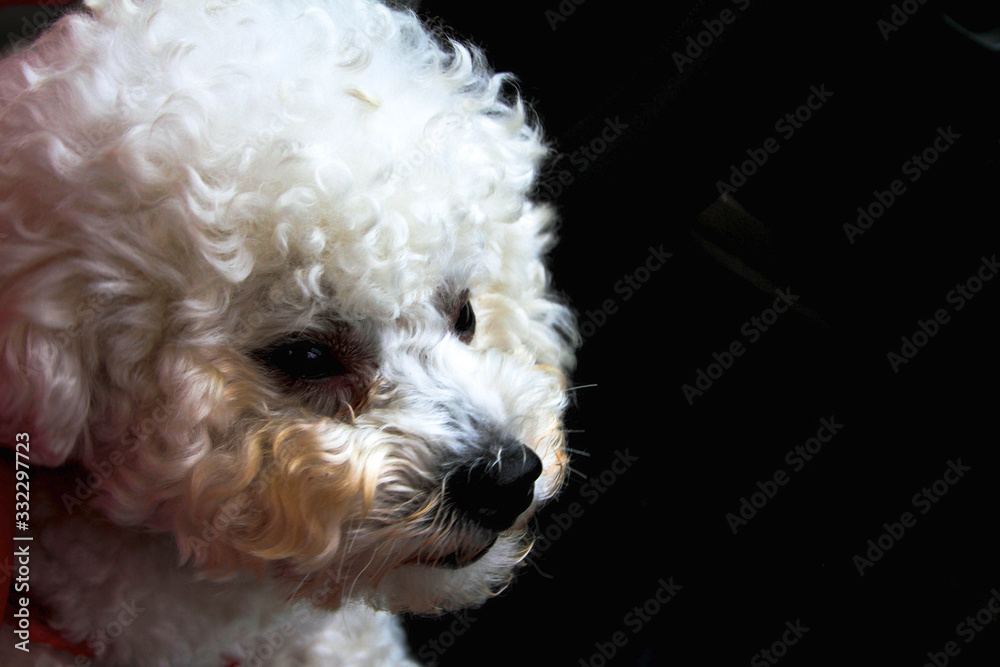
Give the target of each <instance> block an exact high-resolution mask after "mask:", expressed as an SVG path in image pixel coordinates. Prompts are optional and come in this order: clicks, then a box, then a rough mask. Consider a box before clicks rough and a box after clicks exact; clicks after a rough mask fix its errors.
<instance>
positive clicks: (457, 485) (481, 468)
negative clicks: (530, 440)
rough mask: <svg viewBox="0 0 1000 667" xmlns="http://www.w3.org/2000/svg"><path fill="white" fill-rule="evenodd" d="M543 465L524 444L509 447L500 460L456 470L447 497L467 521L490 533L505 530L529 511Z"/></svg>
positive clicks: (490, 459)
mask: <svg viewBox="0 0 1000 667" xmlns="http://www.w3.org/2000/svg"><path fill="white" fill-rule="evenodd" d="M541 474H542V461H541V459H539V458H538V455H537V454H535V452H533V451H531V450H530V449H529V448H528V447H526V446H524V445H522V444H519V443H517V444H513V445H508V446H505V447H503V448H501V449H500V452H499V454H498V455H497V456H495V457H491V458H485V459H478V460H476V461H475V462H473V463H471V464H467V465H463V466H461V467H459V468H457V469H456V470H454V471H453V472H452V473H451V475H450V476H449V477H448V480H447V482H446V483H445V497H446V498H447V500H448V502H450V504H451V505H452V507H454V508H456V509H457V510H458V511H460V512H461V513H462V514H463V515H465V517H466V518H468V519H471V520H472V521H475V522H476V523H478V524H479V525H480V526H482V527H483V528H487V529H489V530H504V529H505V528H509V527H510V526H512V525H513V524H514V521H515V520H517V517H518V516H520V514H521V513H522V512H524V510H526V509H528V507H529V506H530V505H531V502H532V500H533V499H534V491H535V480H536V479H538V476H539V475H541Z"/></svg>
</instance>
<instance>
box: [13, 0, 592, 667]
mask: <svg viewBox="0 0 1000 667" xmlns="http://www.w3.org/2000/svg"><path fill="white" fill-rule="evenodd" d="M88 6H89V9H88V11H84V12H81V13H77V14H72V15H69V16H67V17H64V18H63V19H61V20H60V21H58V22H57V23H56V24H55V25H54V27H52V28H51V29H50V30H49V31H48V32H47V33H46V34H44V35H43V36H42V37H41V38H40V39H39V40H38V41H37V42H35V43H34V44H32V45H31V46H30V47H28V48H26V49H24V50H22V51H20V52H18V53H16V54H13V55H11V56H9V57H7V58H5V59H3V60H2V61H0V443H3V446H6V447H10V448H13V443H14V434H15V433H19V432H26V433H29V434H30V438H31V451H30V456H31V461H32V464H33V465H34V466H35V467H36V468H35V469H36V476H35V478H33V480H32V486H31V488H32V492H33V494H32V498H33V500H35V499H37V501H35V504H36V506H37V507H35V508H33V514H32V522H33V526H35V529H36V531H37V533H38V540H37V542H36V547H37V548H36V552H37V558H36V559H35V560H34V561H33V567H35V568H36V569H35V576H34V579H33V581H37V585H36V584H35V583H33V584H32V586H33V588H32V593H33V594H34V595H37V599H38V601H39V602H43V603H44V604H45V605H46V606H47V607H48V608H50V609H51V610H52V612H53V613H52V618H51V619H50V620H51V622H52V624H53V625H54V626H56V627H57V628H59V629H61V630H62V631H63V633H64V635H65V636H66V637H67V638H69V639H71V640H74V641H87V642H88V643H90V644H91V645H92V646H95V644H100V645H99V646H95V650H97V653H98V662H99V663H100V664H107V665H137V664H138V665H146V664H150V665H151V664H163V665H167V664H169V665H190V664H205V665H214V664H218V661H219V660H220V659H221V657H220V656H226V655H230V656H233V657H239V656H240V655H243V657H244V659H247V656H248V655H250V657H251V658H252V649H248V647H252V646H254V645H256V644H255V642H260V641H264V639H262V638H265V639H266V638H267V637H272V638H273V637H274V636H275V635H274V633H275V632H279V631H280V628H282V627H284V626H285V625H286V624H288V623H292V626H291V627H294V632H291V633H290V634H289V636H288V637H287V641H283V642H282V646H281V648H280V650H277V652H276V654H275V655H276V656H280V658H279V657H273V658H271V659H270V660H271V662H270V664H302V665H305V664H323V665H330V664H350V665H354V666H356V665H362V664H396V663H401V662H403V661H404V660H405V658H404V657H403V656H404V653H403V652H402V649H401V644H400V639H399V635H398V630H397V629H395V626H394V625H393V624H392V623H391V622H390V621H386V620H383V619H384V618H388V617H383V616H380V615H378V614H374V612H371V611H363V610H362V609H361V608H359V607H357V606H356V604H357V602H363V603H364V604H366V605H369V606H371V607H374V608H378V609H386V610H390V611H400V610H413V611H417V612H434V611H439V610H442V609H450V608H456V607H459V606H464V605H470V604H478V603H480V602H482V601H483V600H485V599H486V598H487V597H489V596H490V595H492V594H494V593H495V592H496V591H498V590H499V589H501V588H502V587H503V586H505V585H506V584H507V583H508V582H509V580H510V578H511V573H512V572H513V569H514V567H515V565H516V563H517V562H518V561H519V560H520V559H522V558H523V557H524V555H525V553H526V551H527V549H528V548H529V547H530V536H529V535H528V533H527V532H526V530H525V529H524V524H525V522H526V520H527V517H528V515H529V514H530V513H531V511H533V509H534V507H535V506H536V505H537V503H540V502H543V501H545V500H546V499H548V498H550V497H551V496H552V495H554V494H555V493H556V492H557V490H558V489H559V487H560V485H561V483H562V478H563V472H564V468H565V464H566V456H565V453H564V447H563V436H562V426H561V421H560V420H561V414H562V412H563V409H564V406H565V373H566V372H568V370H570V368H571V366H572V363H573V357H572V352H573V344H574V342H575V333H574V323H573V318H572V316H571V314H570V312H569V310H568V309H567V308H566V307H565V306H564V305H562V304H561V303H560V302H559V300H558V299H555V298H553V296H552V293H551V288H550V284H549V277H548V274H547V271H546V269H545V268H544V265H543V256H544V254H545V252H546V251H547V250H548V248H549V246H550V245H551V243H552V236H551V225H552V212H551V211H550V210H549V209H548V208H546V207H542V206H538V205H536V204H534V203H532V202H531V201H530V199H529V192H530V188H531V187H532V184H533V182H534V179H535V176H536V173H537V170H538V167H539V163H540V160H541V159H542V158H543V157H544V155H545V152H546V149H545V146H544V144H543V142H542V140H541V137H540V133H539V131H538V129H537V128H536V126H534V124H533V123H532V122H531V120H530V118H529V114H528V113H527V111H526V109H525V108H524V106H523V104H522V103H521V101H520V100H519V99H518V98H517V96H516V95H514V94H512V93H511V92H510V86H508V85H506V77H505V76H504V75H499V74H494V73H492V72H491V71H490V70H489V68H488V67H487V66H486V64H485V61H484V59H483V57H482V55H481V54H480V53H479V52H478V51H476V50H475V49H472V48H469V47H465V46H463V45H461V44H458V43H456V42H453V41H450V40H447V39H443V38H441V37H440V36H439V35H435V34H432V33H431V32H429V31H428V30H427V29H425V27H424V26H422V25H421V23H420V22H419V21H418V20H417V18H416V17H415V16H414V15H413V14H411V13H407V12H403V11H398V10H394V9H390V8H387V7H384V6H381V5H378V4H375V3H373V2H369V1H367V0H281V1H280V2H278V1H267V0H91V2H89V3H88ZM466 293H467V294H469V295H471V303H472V305H473V307H474V309H475V314H476V317H477V320H478V327H477V330H476V333H475V335H474V336H473V337H472V339H471V340H462V339H461V338H460V337H459V336H456V335H455V334H454V332H453V331H452V328H453V321H454V311H455V308H456V304H459V305H460V302H461V300H462V298H463V295H464V294H466ZM289 336H292V337H294V336H308V337H311V338H312V339H321V340H324V341H328V342H329V345H330V346H331V349H334V350H335V351H337V353H338V355H342V356H343V358H344V359H345V360H346V361H345V366H346V372H345V373H344V375H343V377H340V378H338V379H337V382H335V383H334V382H331V383H329V384H323V385H318V387H319V388H317V386H314V385H308V386H306V385H303V384H302V383H299V384H295V383H291V384H290V383H287V382H283V381H282V380H281V378H278V377H276V376H275V374H274V373H273V372H272V371H270V370H269V369H268V368H267V366H266V364H264V363H262V362H261V357H260V353H261V350H264V349H266V348H267V347H268V346H269V345H273V344H274V343H275V342H276V341H279V340H283V339H287V338H288V337H289ZM491 434H494V436H495V435H496V434H502V435H503V436H504V437H507V438H511V439H513V440H515V441H517V442H520V443H524V445H526V446H528V447H529V448H531V449H532V450H533V451H534V452H535V453H536V454H537V455H538V457H539V458H540V459H541V461H542V464H543V472H542V474H541V476H540V477H539V478H538V480H537V482H536V483H535V502H534V503H533V504H532V506H531V508H529V510H528V511H527V512H525V514H524V515H523V516H522V517H521V518H520V519H519V521H518V522H517V524H516V525H515V526H514V527H512V528H511V529H509V530H506V531H503V532H501V533H500V534H499V535H486V534H484V531H481V530H477V529H473V528H469V527H468V526H465V525H463V524H461V522H456V521H453V520H451V519H449V514H448V512H447V507H446V502H445V498H444V494H443V492H442V485H443V481H442V480H443V479H444V477H443V472H442V471H444V470H446V469H447V466H448V464H449V462H452V461H457V460H461V459H463V457H464V458H468V457H470V456H474V455H475V454H476V448H477V447H479V446H480V445H481V443H482V441H483V439H484V438H488V437H490V436H491ZM42 466H47V467H48V468H43V467H42ZM493 538H495V539H496V541H495V542H492V539H493ZM488 544H492V546H489V548H488V551H486V552H485V553H484V555H482V557H481V558H479V559H478V560H475V562H474V563H471V564H467V565H466V566H465V567H459V568H455V569H450V568H445V567H440V566H436V565H435V563H436V562H438V561H439V560H440V559H442V558H444V557H446V556H447V555H449V554H455V553H457V554H459V555H462V554H470V553H473V552H475V551H477V550H481V549H482V548H484V546H485V545H488ZM469 560H472V559H471V558H470V559H469ZM296 600H298V601H305V602H306V603H307V605H306V607H302V606H300V605H298V603H297V602H296ZM133 601H134V602H135V604H136V605H137V606H138V607H141V608H143V609H144V611H143V612H142V613H140V614H138V615H137V618H136V619H134V622H133V623H131V624H130V625H129V628H128V629H127V631H126V632H122V633H121V635H120V636H119V637H116V638H115V640H114V641H112V642H107V641H102V642H95V640H94V638H95V637H96V636H98V635H99V633H100V632H101V631H102V629H103V628H106V627H107V626H108V624H109V623H113V622H115V620H114V619H115V618H116V614H119V613H121V609H122V605H123V604H130V603H131V602H133ZM345 604H346V605H347V606H346V607H345V606H343V605H345ZM336 609H340V611H337V612H336V613H333V614H332V615H330V613H331V611H332V610H336ZM323 610H326V611H323ZM373 614H374V615H373ZM289 619H291V621H290V620H289ZM361 628H367V629H361ZM4 632H5V633H8V634H0V639H2V640H3V645H2V646H0V660H2V662H3V664H5V665H7V664H29V665H34V664H48V663H46V662H44V655H45V651H44V649H42V648H40V647H39V648H38V649H37V650H36V651H35V653H33V654H32V655H31V656H26V655H24V654H21V653H20V652H17V651H13V650H11V648H10V647H11V644H12V643H13V642H12V640H11V637H10V636H9V628H5V629H4ZM351 637H353V638H354V639H351ZM272 648H273V647H272ZM248 650H251V654H248V653H247V651H248ZM241 652H242V653H241ZM337 656H339V657H337ZM281 660H284V662H281ZM337 660H340V662H337Z"/></svg>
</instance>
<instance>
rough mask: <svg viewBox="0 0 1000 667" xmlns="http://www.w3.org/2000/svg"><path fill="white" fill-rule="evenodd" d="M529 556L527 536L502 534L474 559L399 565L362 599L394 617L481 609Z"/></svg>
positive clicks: (454, 556) (460, 554) (449, 557)
mask: <svg viewBox="0 0 1000 667" xmlns="http://www.w3.org/2000/svg"><path fill="white" fill-rule="evenodd" d="M530 550H531V540H530V539H529V537H528V534H527V532H526V531H524V530H510V531H506V532H504V533H500V534H499V535H497V536H496V538H495V539H494V540H493V542H492V543H491V544H489V545H488V546H486V547H485V548H482V549H480V550H479V551H478V552H475V553H471V552H469V551H467V550H464V549H463V550H460V551H455V552H452V553H450V554H441V555H437V556H434V557H432V558H430V559H429V560H428V559H425V560H415V561H412V562H404V563H403V564H402V565H400V566H399V567H397V568H395V569H393V570H391V571H390V572H389V573H387V574H386V576H385V577H384V578H383V579H382V580H381V581H380V582H379V583H378V585H377V586H376V587H374V588H373V589H372V591H371V592H370V593H369V594H368V595H367V596H366V597H368V602H369V603H370V604H371V605H373V606H374V607H376V608H378V609H383V610H386V611H391V612H393V613H399V612H403V611H405V612H410V613H416V614H438V613H443V612H446V611H452V610H455V609H460V608H463V607H470V606H476V605H480V604H482V603H483V602H485V601H486V600H488V599H489V598H491V597H493V596H494V595H497V594H498V593H500V592H501V591H502V590H503V589H504V588H506V587H507V585H508V584H509V583H510V582H511V580H512V579H513V578H514V574H515V572H516V569H517V567H518V565H519V564H520V563H521V562H522V561H523V560H524V559H525V557H527V555H528V552H529V551H530ZM463 559H464V560H463Z"/></svg>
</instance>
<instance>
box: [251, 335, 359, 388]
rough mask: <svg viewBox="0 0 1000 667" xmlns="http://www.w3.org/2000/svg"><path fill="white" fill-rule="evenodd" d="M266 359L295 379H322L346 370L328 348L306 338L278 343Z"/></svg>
mask: <svg viewBox="0 0 1000 667" xmlns="http://www.w3.org/2000/svg"><path fill="white" fill-rule="evenodd" d="M267 361H268V363H269V364H271V365H272V366H274V367H275V368H277V369H278V370H280V371H281V372H282V373H284V374H285V375H287V376H288V377H290V378H293V379H296V380H322V379H323V378H328V377H333V376H335V375H343V374H344V373H346V372H347V369H345V368H344V365H343V364H342V363H340V360H339V359H337V356H336V355H335V354H334V353H333V351H332V350H331V349H330V348H328V347H326V346H325V345H322V344H320V343H314V342H312V341H308V340H297V341H295V342H292V343H286V344H284V345H279V346H278V347H276V348H274V349H273V350H271V352H270V354H268V356H267Z"/></svg>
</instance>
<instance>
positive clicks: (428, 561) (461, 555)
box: [402, 535, 499, 570]
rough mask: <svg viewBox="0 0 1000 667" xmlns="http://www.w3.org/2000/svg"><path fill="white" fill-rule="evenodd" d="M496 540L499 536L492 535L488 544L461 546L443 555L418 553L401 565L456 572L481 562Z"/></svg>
mask: <svg viewBox="0 0 1000 667" xmlns="http://www.w3.org/2000/svg"><path fill="white" fill-rule="evenodd" d="M498 538H499V535H494V536H493V538H492V539H490V540H489V541H488V542H485V543H479V544H475V545H465V546H461V547H459V548H457V549H453V550H451V551H447V552H445V553H439V552H434V553H418V554H416V555H415V556H413V557H412V558H409V559H408V560H406V561H404V562H403V563H402V564H403V565H424V566H427V567H436V568H442V569H445V570H458V569H461V568H463V567H467V566H469V565H472V564H473V563H476V562H478V561H479V560H481V559H482V557H483V556H485V555H486V553H487V552H488V551H489V550H490V549H491V548H492V547H493V545H494V544H496V542H497V539H498Z"/></svg>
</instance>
